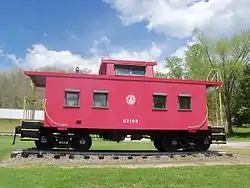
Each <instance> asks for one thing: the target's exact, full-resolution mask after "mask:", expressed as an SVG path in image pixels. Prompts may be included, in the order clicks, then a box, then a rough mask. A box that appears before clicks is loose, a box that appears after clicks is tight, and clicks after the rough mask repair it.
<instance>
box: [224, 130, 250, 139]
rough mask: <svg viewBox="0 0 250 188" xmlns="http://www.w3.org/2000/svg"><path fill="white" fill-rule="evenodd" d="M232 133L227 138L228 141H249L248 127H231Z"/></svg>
mask: <svg viewBox="0 0 250 188" xmlns="http://www.w3.org/2000/svg"><path fill="white" fill-rule="evenodd" d="M233 131H234V133H233V134H232V136H231V137H229V138H227V140H228V141H250V128H249V127H247V128H242V127H239V128H233Z"/></svg>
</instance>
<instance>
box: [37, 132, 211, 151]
mask: <svg viewBox="0 0 250 188" xmlns="http://www.w3.org/2000/svg"><path fill="white" fill-rule="evenodd" d="M113 141H114V140H113ZM34 142H35V146H36V148H37V149H41V150H43V149H53V148H64V149H73V150H76V151H83V152H86V151H89V150H90V149H91V146H92V144H93V140H92V137H91V135H90V134H88V133H75V134H74V133H70V134H68V133H67V134H66V133H64V134H62V133H50V132H41V133H40V134H39V136H38V138H37V139H36V140H35V141H34ZM107 142H109V141H107ZM118 142H119V141H118ZM151 142H152V144H153V145H154V147H155V148H156V149H157V150H158V151H159V152H177V151H180V150H189V151H207V150H208V149H209V147H210V145H211V138H210V137H209V136H199V137H186V138H185V137H173V136H169V135H165V136H164V135H163V136H162V135H157V136H154V137H151Z"/></svg>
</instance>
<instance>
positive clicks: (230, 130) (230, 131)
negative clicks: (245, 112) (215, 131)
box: [227, 114, 233, 137]
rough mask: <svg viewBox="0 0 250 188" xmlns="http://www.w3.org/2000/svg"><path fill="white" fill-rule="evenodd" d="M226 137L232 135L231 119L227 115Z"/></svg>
mask: <svg viewBox="0 0 250 188" xmlns="http://www.w3.org/2000/svg"><path fill="white" fill-rule="evenodd" d="M227 126H228V137H230V136H232V134H233V126H232V118H231V115H229V114H228V115H227Z"/></svg>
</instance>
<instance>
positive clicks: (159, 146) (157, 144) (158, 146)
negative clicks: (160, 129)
mask: <svg viewBox="0 0 250 188" xmlns="http://www.w3.org/2000/svg"><path fill="white" fill-rule="evenodd" d="M154 146H155V148H156V149H157V150H158V151H160V152H164V149H163V148H162V139H161V138H158V139H154Z"/></svg>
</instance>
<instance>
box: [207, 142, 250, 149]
mask: <svg viewBox="0 0 250 188" xmlns="http://www.w3.org/2000/svg"><path fill="white" fill-rule="evenodd" d="M219 147H228V148H238V149H249V150H250V142H232V141H230V142H227V144H221V145H211V148H219Z"/></svg>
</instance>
